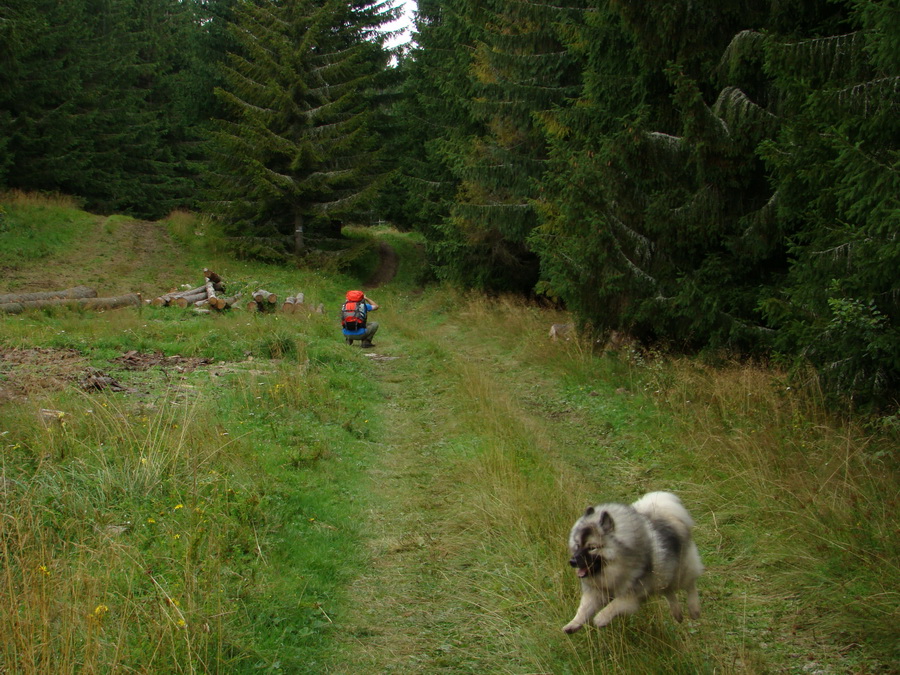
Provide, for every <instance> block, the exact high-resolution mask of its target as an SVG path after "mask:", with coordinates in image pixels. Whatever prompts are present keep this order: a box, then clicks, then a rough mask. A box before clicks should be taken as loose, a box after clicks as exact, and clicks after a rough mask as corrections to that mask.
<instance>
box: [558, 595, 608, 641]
mask: <svg viewBox="0 0 900 675" xmlns="http://www.w3.org/2000/svg"><path fill="white" fill-rule="evenodd" d="M605 601H606V598H605V597H601V596H599V595H597V593H595V592H593V591H590V590H588V591H582V593H581V603H580V604H579V605H578V611H577V612H575V618H574V619H572V620H571V621H570V622H569V623H567V624H566V625H565V626H564V627H563V630H564V631H565V632H566V633H574V632H575V631H576V630H578V629H579V628H581V627H582V626H583V625H584V624H585V623H587V622H588V621H590V620H591V617H592V616H594V614H596V613H597V610H598V609H600V606H601V605H602V604H603V603H604V602H605Z"/></svg>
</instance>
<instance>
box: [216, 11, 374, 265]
mask: <svg viewBox="0 0 900 675" xmlns="http://www.w3.org/2000/svg"><path fill="white" fill-rule="evenodd" d="M391 16H392V10H390V9H389V7H388V5H387V4H386V3H369V2H365V1H361V2H355V3H347V2H342V1H335V0H326V1H325V2H316V1H315V0H286V1H284V2H271V1H265V0H263V1H261V2H256V3H249V2H248V3H245V4H244V5H243V6H242V7H241V8H240V10H239V11H238V13H237V17H236V24H235V26H234V33H233V35H234V37H235V40H236V41H237V43H238V45H239V48H240V52H239V53H235V54H233V55H232V56H231V59H230V63H229V68H228V69H227V71H226V85H225V86H224V87H222V88H221V89H220V90H219V94H220V96H221V98H222V100H223V102H224V103H225V104H226V105H227V106H228V108H229V109H230V110H231V115H230V117H229V118H227V119H224V120H222V121H221V124H220V126H219V128H218V130H217V131H216V132H215V134H214V136H213V142H212V145H211V147H212V149H213V151H214V153H215V154H214V160H215V170H214V172H213V173H212V174H211V182H212V188H213V189H212V193H211V194H212V200H211V202H210V205H211V207H212V209H213V211H214V213H216V214H217V215H218V216H219V217H220V218H221V219H222V221H223V222H224V224H225V226H226V228H227V230H228V231H229V232H230V233H231V234H233V235H236V236H243V237H257V238H259V237H263V238H267V241H268V242H270V243H278V242H281V244H282V245H283V244H284V243H285V239H288V240H289V241H290V243H291V245H290V246H288V248H289V249H292V250H293V251H294V252H295V253H302V252H304V251H305V250H306V248H307V245H308V242H307V237H309V236H313V237H314V236H322V235H325V234H329V233H333V232H334V231H335V227H336V226H337V224H339V222H340V219H342V218H346V217H351V216H352V215H353V214H355V213H359V211H360V210H361V209H363V208H365V207H366V206H367V205H368V203H369V202H370V201H371V199H372V198H373V197H374V194H375V192H376V188H377V184H378V180H379V179H380V178H381V176H382V171H381V166H380V163H379V153H378V151H379V142H378V137H377V135H376V130H375V128H374V126H375V125H374V120H375V115H376V114H377V109H376V106H375V105H374V102H375V101H376V100H377V96H378V93H379V87H380V86H381V78H383V77H384V74H385V68H386V66H387V63H388V54H387V53H386V52H385V50H384V49H383V48H382V46H381V44H380V38H379V37H378V34H377V29H378V28H379V27H380V26H381V25H383V24H384V23H385V22H386V21H388V20H389V19H390V18H391Z"/></svg>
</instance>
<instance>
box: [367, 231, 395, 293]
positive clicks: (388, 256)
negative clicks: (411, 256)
mask: <svg viewBox="0 0 900 675" xmlns="http://www.w3.org/2000/svg"><path fill="white" fill-rule="evenodd" d="M398 269H400V256H398V255H397V251H395V250H394V247H393V246H391V245H390V244H388V243H387V242H386V241H380V242H378V269H376V270H375V273H374V274H373V275H372V276H371V277H369V279H368V280H367V281H366V283H365V284H363V288H365V289H367V290H369V289H373V288H378V287H379V286H383V285H384V284H386V283H388V282H389V281H392V280H393V278H394V277H395V276H397V270H398Z"/></svg>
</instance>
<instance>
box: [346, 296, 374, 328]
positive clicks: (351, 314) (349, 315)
mask: <svg viewBox="0 0 900 675" xmlns="http://www.w3.org/2000/svg"><path fill="white" fill-rule="evenodd" d="M367 314H368V312H367V310H366V300H365V294H364V293H363V292H362V291H347V302H345V303H344V304H343V305H341V326H342V327H343V328H344V330H349V331H358V330H360V329H362V328H365V327H366V315H367Z"/></svg>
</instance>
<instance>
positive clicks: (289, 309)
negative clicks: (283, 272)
mask: <svg viewBox="0 0 900 675" xmlns="http://www.w3.org/2000/svg"><path fill="white" fill-rule="evenodd" d="M302 304H303V293H297V295H291V296H288V297H287V298H285V299H284V302H283V303H281V311H282V312H286V313H288V314H292V313H293V312H296V311H297V310H298V309H299V308H300V305H302Z"/></svg>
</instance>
